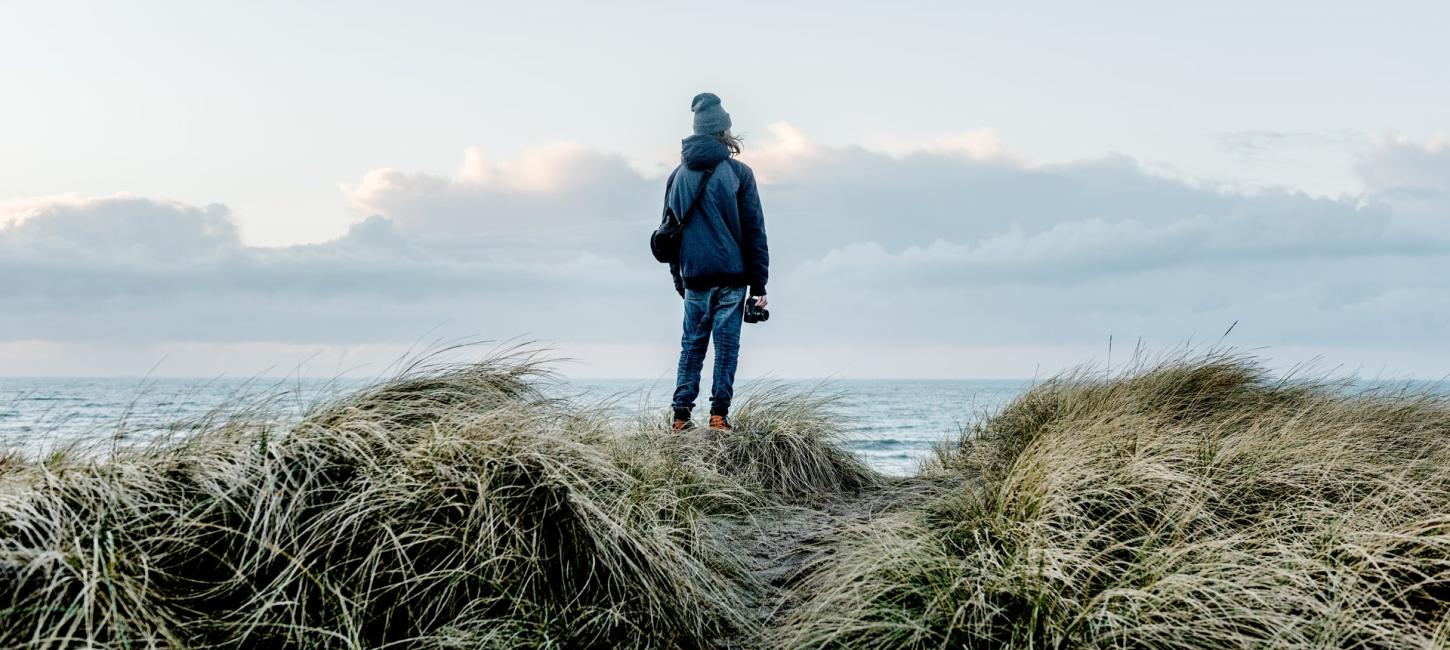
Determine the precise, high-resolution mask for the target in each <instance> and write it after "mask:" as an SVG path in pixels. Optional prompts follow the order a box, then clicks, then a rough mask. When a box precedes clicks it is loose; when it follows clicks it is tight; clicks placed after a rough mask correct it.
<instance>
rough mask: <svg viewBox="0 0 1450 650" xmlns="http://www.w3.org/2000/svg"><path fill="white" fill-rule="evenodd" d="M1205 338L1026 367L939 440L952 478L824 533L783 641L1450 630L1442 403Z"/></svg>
mask: <svg viewBox="0 0 1450 650" xmlns="http://www.w3.org/2000/svg"><path fill="white" fill-rule="evenodd" d="M1347 389H1348V386H1347V385H1345V384H1341V383H1324V382H1314V381H1288V380H1274V379H1271V378H1270V377H1269V376H1268V375H1267V374H1266V373H1265V372H1264V371H1263V369H1262V368H1260V367H1259V366H1258V365H1256V364H1255V363H1254V362H1253V361H1252V360H1251V359H1245V358H1242V357H1238V356H1234V355H1232V354H1227V353H1211V354H1208V355H1206V356H1200V357H1190V358H1179V359H1171V360H1168V361H1165V362H1160V363H1157V364H1148V365H1142V366H1140V367H1137V368H1134V369H1132V370H1130V371H1129V372H1128V373H1126V375H1124V376H1121V377H1114V378H1112V379H1106V378H1103V377H1102V375H1100V374H1093V373H1086V372H1080V373H1076V374H1069V375H1065V376H1063V377H1059V378H1057V379H1054V380H1051V381H1048V382H1046V383H1044V384H1042V385H1040V386H1038V387H1036V388H1034V389H1033V390H1031V391H1030V392H1028V393H1027V394H1025V395H1023V396H1022V397H1020V398H1019V399H1017V400H1016V401H1015V402H1014V403H1012V404H1011V405H1010V406H1008V407H1006V408H1005V409H1004V410H1003V411H1002V412H1001V413H999V414H997V415H996V416H995V417H993V418H990V419H989V420H987V421H985V422H984V423H982V424H980V425H979V426H977V427H976V428H975V429H974V430H973V431H971V432H970V433H969V435H966V436H964V437H963V439H962V440H961V443H960V445H958V446H957V447H955V448H953V449H949V450H945V451H944V452H943V453H941V454H940V457H939V459H938V461H937V462H936V463H935V466H934V467H931V468H929V469H928V472H929V473H934V474H939V475H940V474H945V475H950V476H958V477H976V478H975V480H973V481H970V482H969V483H967V484H966V486H965V487H963V488H961V489H958V490H954V491H952V493H950V494H946V495H944V496H942V497H941V498H939V499H937V500H935V501H933V502H931V503H930V505H928V506H926V507H923V508H920V509H918V510H915V511H912V512H909V513H904V514H897V515H894V516H892V517H889V518H886V519H884V520H880V521H877V522H873V524H872V525H871V527H870V529H868V530H856V531H846V532H843V534H841V535H840V540H841V542H840V544H839V547H838V549H837V553H836V554H835V555H833V556H831V557H830V559H829V561H827V562H822V563H821V564H820V566H818V567H817V570H816V572H815V573H814V574H813V575H812V576H810V578H809V579H808V581H807V583H808V584H807V585H805V586H804V587H803V588H802V589H801V591H802V592H803V593H807V594H810V598H809V600H808V602H806V603H805V604H803V605H802V606H801V607H799V608H798V609H797V610H796V611H795V612H793V614H792V616H791V617H790V620H789V621H788V622H787V624H785V625H782V626H781V628H780V631H779V632H778V638H779V640H780V642H781V644H782V645H785V646H791V647H843V648H845V647H849V648H928V647H930V648H936V647H961V646H969V647H998V646H1007V647H1030V648H1079V647H1093V648H1096V647H1133V648H1244V647H1294V648H1311V647H1312V648H1418V647H1445V646H1446V645H1447V642H1450V623H1447V618H1446V608H1447V606H1450V403H1447V401H1446V400H1445V399H1444V398H1443V397H1433V396H1427V395H1422V394H1414V393H1359V394H1355V393H1354V392H1353V391H1350V390H1347Z"/></svg>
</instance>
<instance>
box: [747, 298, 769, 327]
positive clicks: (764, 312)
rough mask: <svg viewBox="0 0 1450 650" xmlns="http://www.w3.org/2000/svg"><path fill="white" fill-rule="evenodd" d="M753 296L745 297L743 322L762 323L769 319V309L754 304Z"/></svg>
mask: <svg viewBox="0 0 1450 650" xmlns="http://www.w3.org/2000/svg"><path fill="white" fill-rule="evenodd" d="M755 298H756V297H755V296H750V297H748V298H746V299H745V322H747V323H764V322H765V321H768V320H770V310H769V309H766V308H764V307H757V306H756V305H755Z"/></svg>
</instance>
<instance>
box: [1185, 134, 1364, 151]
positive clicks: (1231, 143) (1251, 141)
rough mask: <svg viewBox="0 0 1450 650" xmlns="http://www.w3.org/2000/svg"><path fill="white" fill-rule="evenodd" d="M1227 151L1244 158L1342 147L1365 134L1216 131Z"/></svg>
mask: <svg viewBox="0 0 1450 650" xmlns="http://www.w3.org/2000/svg"><path fill="white" fill-rule="evenodd" d="M1213 137H1214V139H1215V140H1217V141H1218V144H1219V146H1220V147H1221V148H1222V149H1223V150H1224V151H1226V152H1228V153H1230V154H1233V155H1235V156H1240V157H1243V158H1256V157H1259V156H1263V155H1266V154H1270V153H1276V152H1282V151H1288V150H1296V149H1297V150H1303V149H1322V148H1327V147H1342V146H1344V145H1345V144H1348V143H1351V142H1354V141H1356V140H1359V139H1362V138H1363V137H1364V135H1363V134H1361V133H1360V132H1358V131H1348V130H1345V131H1230V132H1226V133H1217V134H1214V136H1213Z"/></svg>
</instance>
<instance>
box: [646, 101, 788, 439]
mask: <svg viewBox="0 0 1450 650" xmlns="http://www.w3.org/2000/svg"><path fill="white" fill-rule="evenodd" d="M690 110H691V111H692V112H693V113H694V114H695V119H694V135H691V136H690V137H688V138H685V139H684V140H683V141H682V142H681V151H680V165H679V166H678V167H676V168H675V171H674V172H672V173H670V178H669V180H668V181H667V182H666V184H665V201H666V205H667V206H668V207H669V208H672V209H673V211H674V214H678V215H684V214H687V213H688V211H689V210H690V206H691V204H692V203H694V201H695V197H696V196H699V205H698V206H696V207H695V208H694V212H693V215H692V216H691V218H690V219H688V221H686V222H685V224H684V228H683V232H682V235H681V239H680V253H679V261H678V262H674V263H671V264H670V275H671V276H673V278H674V282H675V291H676V292H677V293H679V294H680V297H681V298H683V299H684V301H685V305H684V307H685V319H684V335H683V336H682V337H681V338H680V362H679V367H678V369H677V371H676V375H675V394H674V400H673V402H672V403H671V409H672V411H673V415H672V418H671V427H672V428H673V429H674V430H676V431H680V430H685V429H691V428H693V427H694V426H695V424H694V421H693V420H691V419H690V413H691V411H693V410H694V408H695V399H696V398H697V397H699V394H700V371H701V369H702V368H703V366H704V364H705V351H706V349H707V347H708V346H709V344H710V341H711V339H712V338H713V339H714V343H715V368H714V379H713V381H712V383H711V388H710V424H709V426H710V428H711V429H717V430H723V431H729V430H730V420H729V419H728V416H729V414H730V399H731V397H732V396H733V395H734V391H735V367H736V365H737V362H738V360H739V354H740V324H741V321H742V320H743V319H744V317H745V312H746V309H747V302H749V303H750V304H749V305H748V307H749V308H750V309H751V314H752V316H753V318H752V319H751V320H752V322H754V318H761V317H760V316H759V315H758V314H759V313H761V312H757V311H755V310H756V309H763V308H764V307H765V306H766V305H767V301H766V297H765V283H766V280H767V279H768V276H769V269H770V254H769V251H768V249H767V247H766V240H765V216H764V214H762V212H761V208H760V194H759V193H758V192H757V191H756V187H755V173H754V172H752V171H751V170H750V167H749V166H747V165H746V164H745V163H743V162H740V161H739V160H736V159H735V158H734V156H737V155H739V154H740V139H739V138H737V137H735V136H734V135H733V134H732V133H731V131H730V127H731V124H730V114H729V113H726V112H725V109H724V108H722V107H721V106H720V98H719V97H717V96H715V95H714V94H712V93H700V94H699V95H696V96H695V98H694V99H693V100H691V102H690ZM702 181H704V182H705V185H704V187H701V185H700V184H701V182H702ZM747 290H748V291H749V295H748V296H747ZM764 313H765V316H764V318H768V312H764ZM764 318H761V319H762V320H763V319H764Z"/></svg>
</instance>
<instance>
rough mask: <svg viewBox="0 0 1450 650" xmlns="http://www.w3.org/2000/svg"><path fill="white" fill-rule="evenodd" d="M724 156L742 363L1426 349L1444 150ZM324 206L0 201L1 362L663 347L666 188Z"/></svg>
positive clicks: (1449, 305)
mask: <svg viewBox="0 0 1450 650" xmlns="http://www.w3.org/2000/svg"><path fill="white" fill-rule="evenodd" d="M749 144H750V148H749V150H748V151H747V154H746V155H745V156H744V158H743V159H744V160H745V161H746V162H747V163H749V164H751V165H752V166H753V167H754V168H755V169H756V171H757V174H758V177H759V178H760V180H761V183H762V190H761V191H762V198H763V200H764V203H765V208H766V219H767V228H768V230H769V231H770V235H771V248H772V260H773V264H772V266H773V269H772V278H773V280H772V283H771V294H772V298H773V302H774V303H775V304H776V306H777V314H776V318H774V319H772V321H771V323H770V324H769V325H768V326H767V327H763V328H757V329H756V330H753V331H752V332H750V336H752V337H755V338H757V340H760V341H762V342H764V344H767V345H775V346H781V347H782V348H787V347H792V346H795V347H799V346H803V345H805V346H809V345H817V346H828V347H829V349H831V350H833V352H831V353H830V354H843V353H842V352H841V351H842V350H851V349H870V348H872V347H874V346H880V347H886V346H923V347H932V348H934V349H947V348H952V347H953V346H955V347H958V348H962V349H967V348H980V349H994V348H995V349H1005V347H1008V346H1017V347H1019V348H1023V349H1026V348H1027V347H1030V346H1081V345H1089V344H1096V343H1097V342H1100V341H1104V340H1106V339H1107V337H1108V336H1110V335H1112V336H1114V337H1116V338H1117V339H1118V340H1132V339H1135V338H1139V337H1142V338H1145V339H1147V340H1150V341H1153V342H1156V343H1159V344H1164V345H1171V344H1176V343H1180V342H1183V341H1184V340H1186V339H1189V338H1191V337H1193V338H1197V339H1199V340H1202V339H1205V338H1208V339H1211V338H1214V337H1216V336H1217V335H1218V334H1219V333H1221V332H1222V331H1223V330H1224V329H1226V328H1227V327H1228V326H1229V325H1230V324H1231V323H1234V322H1235V321H1237V322H1239V323H1240V325H1239V328H1238V330H1237V331H1238V332H1239V333H1238V334H1237V336H1240V337H1243V338H1241V339H1237V340H1231V342H1235V343H1239V344H1245V345H1273V346H1313V347H1315V349H1329V350H1332V349H1336V348H1339V349H1346V350H1347V349H1354V350H1359V351H1363V350H1376V349H1378V350H1382V351H1384V357H1385V358H1392V357H1393V358H1397V359H1398V358H1403V355H1402V354H1401V353H1402V352H1403V351H1404V350H1406V349H1443V348H1444V347H1445V345H1446V344H1447V343H1450V335H1447V334H1445V332H1447V331H1450V289H1447V286H1446V284H1445V283H1444V282H1443V281H1442V280H1441V278H1442V277H1443V276H1444V275H1445V274H1446V273H1447V272H1450V145H1447V143H1446V142H1445V141H1444V140H1437V141H1432V142H1430V143H1428V144H1423V145H1422V144H1418V143H1415V142H1411V141H1407V140H1404V139H1400V138H1392V137H1383V138H1379V139H1377V140H1376V141H1375V142H1374V143H1373V144H1372V146H1370V147H1369V148H1368V149H1367V150H1366V151H1364V152H1363V154H1362V155H1361V156H1360V159H1359V163H1358V166H1357V168H1356V172H1357V173H1358V174H1359V175H1360V176H1361V177H1362V179H1363V180H1364V183H1365V186H1366V187H1368V188H1370V191H1368V192H1366V193H1365V194H1363V195H1361V196H1353V197H1343V198H1339V199H1327V198H1319V197H1313V196H1310V195H1307V194H1303V193H1298V192H1294V191H1290V190H1284V189H1269V190H1261V191H1255V192H1242V191H1235V190H1228V189H1220V188H1215V187H1211V186H1199V185H1194V184H1191V183H1186V182H1183V181H1180V180H1173V179H1167V178H1162V177H1159V176H1155V175H1154V174H1152V173H1149V172H1148V171H1146V170H1144V168H1143V167H1142V166H1140V165H1139V164H1138V163H1137V162H1136V161H1134V160H1132V159H1131V158H1127V157H1124V156H1107V157H1103V158H1099V159H1095V160H1084V161H1077V162H1072V163H1067V164H1052V165H1039V164H1032V163H1029V162H1025V159H1024V158H1022V157H1020V156H1016V155H1013V154H1012V152H1010V150H1009V149H1008V148H1007V147H1005V146H1004V145H1003V144H1002V143H1001V142H1000V141H998V140H997V139H996V138H995V136H993V135H991V134H990V132H985V131H977V132H971V133H968V134H965V135H961V136H954V137H948V138H943V139H942V140H941V141H940V142H931V143H917V144H915V145H913V146H912V147H909V148H904V149H898V150H892V151H890V152H883V151H874V150H868V149H864V148H861V147H851V146H845V147H837V146H828V145H824V144H820V143H816V142H813V141H812V140H810V139H809V138H808V137H807V136H806V135H805V134H803V133H802V132H800V131H799V130H797V129H795V128H793V127H791V126H789V125H785V124H778V125H775V126H773V127H772V128H771V130H770V132H769V133H768V134H767V136H766V137H764V138H761V141H760V142H755V141H751V142H750V143H749ZM342 189H343V191H344V193H345V195H346V197H347V200H348V202H349V205H350V206H351V207H352V209H353V210H354V211H355V212H356V214H357V217H358V221H357V223H356V224H355V225H354V226H353V227H352V228H351V230H350V231H349V232H348V233H347V234H346V235H344V236H342V237H340V238H338V239H336V240H333V241H328V242H322V243H318V244H311V245H304V246H293V247H287V248H259V247H250V246H246V245H243V244H242V243H241V241H240V240H239V238H238V236H237V228H236V224H235V217H234V215H232V214H231V213H230V212H229V210H228V209H227V208H226V207H225V206H223V205H216V204H214V205H208V206H193V205H185V204H180V203H176V202H172V201H166V200H162V199H155V198H143V197H130V196H116V197H100V198H96V197H71V196H64V197H41V198H31V199H16V200H10V201H6V202H0V277H4V278H5V280H4V281H3V282H0V343H4V342H10V343H11V344H12V345H14V344H15V342H19V341H32V342H33V341H46V342H51V343H52V344H58V343H64V342H67V341H69V342H76V344H77V345H80V344H84V345H87V346H95V345H99V344H105V343H114V344H116V345H146V344H154V343H156V342H158V341H172V342H197V343H209V344H211V343H214V344H226V343H238V344H241V343H256V342H276V343H278V344H285V345H348V344H351V345H393V344H399V343H403V342H407V341H412V340H416V339H418V338H419V337H422V336H425V335H428V334H429V333H430V332H431V333H436V334H439V335H472V336H481V337H488V338H500V339H502V338H510V337H518V336H524V337H534V338H540V339H544V340H557V341H572V342H579V343H581V344H588V345H596V346H599V345H604V346H625V347H628V346H641V345H655V346H662V349H668V347H669V345H670V344H671V343H672V342H673V341H674V340H675V339H676V338H677V337H678V333H677V332H676V331H675V330H676V323H675V320H676V316H675V312H676V311H677V310H678V304H677V299H676V298H675V297H674V295H673V294H672V293H671V291H670V289H669V280H668V276H667V273H666V272H665V270H664V269H663V267H662V266H659V265H657V264H655V263H654V262H653V261H652V260H651V259H650V258H649V256H648V254H647V253H646V252H645V245H644V240H645V237H646V234H647V233H648V231H649V230H650V228H651V227H652V226H653V225H654V223H655V221H656V220H657V219H658V214H659V212H658V211H659V205H660V196H661V193H662V191H663V189H664V181H663V179H661V178H655V177H651V176H648V175H645V174H642V173H640V172H639V171H637V170H635V169H634V168H632V167H631V166H630V165H629V164H628V162H627V161H625V160H624V159H623V158H622V157H620V156H617V155H612V154H608V153H602V152H598V151H594V150H591V149H589V148H587V147H583V146H579V145H554V146H549V147H545V148H541V149H539V150H536V151H533V152H530V153H528V154H526V155H524V156H521V157H520V158H518V159H516V160H502V161H500V160H491V159H489V158H488V157H486V156H485V155H484V154H483V153H482V152H481V151H479V150H477V149H469V150H468V151H467V152H466V153H465V156H464V161H463V163H462V164H461V165H460V167H459V169H458V170H456V171H455V172H454V173H452V174H450V175H440V174H429V173H417V172H405V171H399V170H394V169H378V170H374V171H372V172H369V173H367V174H365V175H364V176H363V177H362V178H361V179H358V180H357V181H355V182H352V183H346V184H344V185H343V188H342ZM821 349H823V350H824V349H826V347H822V348H821ZM1396 351H1398V352H1396ZM1361 353H1362V352H1361ZM1396 355H1399V356H1396ZM946 356H950V355H946ZM1370 356H1371V357H1373V356H1375V355H1374V353H1370ZM1347 361H1349V362H1351V363H1358V362H1367V363H1371V364H1373V363H1376V362H1377V359H1375V358H1363V359H1347ZM1445 362H1450V359H1447V360H1444V361H1442V364H1443V365H1445V366H1446V368H1444V369H1440V370H1436V369H1435V368H1437V367H1438V366H1436V365H1435V364H1434V363H1431V362H1428V361H1427V362H1426V363H1425V364H1423V365H1422V366H1420V367H1415V368H1413V369H1411V370H1412V371H1414V372H1417V373H1420V374H1440V373H1444V372H1450V363H1445ZM777 370H782V369H779V368H777ZM3 371H4V369H3V368H0V374H3ZM783 371H784V372H786V373H788V374H789V372H790V370H789V369H788V368H787V369H783ZM962 374H972V373H971V371H970V369H964V370H963V372H962Z"/></svg>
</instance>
